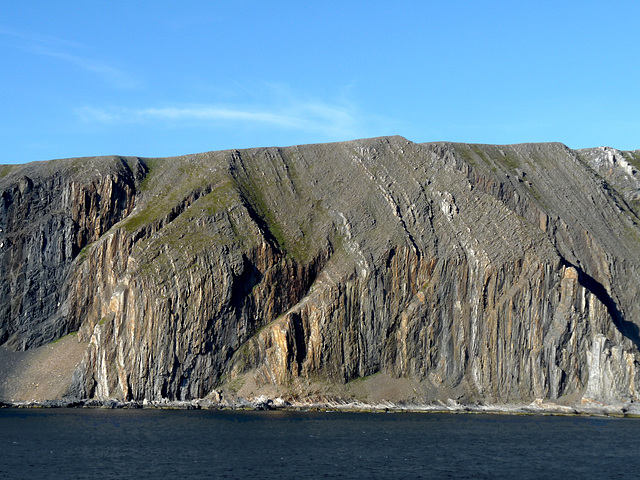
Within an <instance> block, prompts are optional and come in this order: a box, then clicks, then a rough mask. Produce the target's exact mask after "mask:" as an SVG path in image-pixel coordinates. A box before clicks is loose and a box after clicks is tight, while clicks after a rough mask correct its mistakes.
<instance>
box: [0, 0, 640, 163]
mask: <svg viewBox="0 0 640 480" xmlns="http://www.w3.org/2000/svg"><path fill="white" fill-rule="evenodd" d="M639 20H640V2H637V1H615V0H612V1H608V2H604V1H599V2H592V1H558V0H556V1H554V2H551V1H538V2H513V1H509V2H508V1H491V0H488V1H449V2H447V1H430V0H423V1H405V2H403V1H396V2H382V1H366V2H365V1H346V0H343V1H318V2H313V3H312V2H301V1H296V2H290V1H268V0H263V1H252V0H227V1H224V2H217V1H208V2H205V1H201V2H197V1H188V0H187V1H182V2H180V3H179V4H178V2H163V1H154V2H151V1H128V2H117V1H114V2H95V1H91V2H89V1H87V2H79V1H68V2H50V1H47V2H45V1H39V0H37V1H30V2H4V5H3V7H2V10H1V11H0V63H1V65H2V74H1V75H0V87H1V88H2V95H1V96H0V112H1V113H2V119H3V122H2V128H1V129H0V142H1V143H2V148H1V149H0V152H1V153H0V163H23V162H28V161H33V160H46V159H51V158H63V157H76V156H94V155H110V154H117V155H137V156H146V157H153V156H171V155H179V154H185V153H196V152H202V151H209V150H221V149H228V148H247V147H257V146H273V145H277V146H286V145H295V144H303V143H319V142H330V141H341V140H351V139H355V138H363V137H374V136H379V135H396V134H397V135H403V136H405V137H407V138H408V139H410V140H412V141H415V142H428V141H439V140H448V141H456V142H474V143H497V144H505V143H520V142H543V141H559V142H563V143H566V144H567V145H568V146H569V147H571V148H583V147H592V146H600V145H608V146H612V147H616V148H619V149H624V150H633V149H638V148H640V135H639V133H640V118H639V116H638V113H639V112H640V93H639V88H638V83H639V82H638V80H639V79H640V28H638V21H639Z"/></svg>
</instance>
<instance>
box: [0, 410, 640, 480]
mask: <svg viewBox="0 0 640 480" xmlns="http://www.w3.org/2000/svg"><path fill="white" fill-rule="evenodd" d="M639 447H640V420H638V419H619V418H593V417H591V418H587V417H544V416H521V415H520V416H509V415H463V414H434V413H416V414H410V413H401V414H398V413H396V414H384V413H319V412H215V411H170V410H105V409H48V410H26V409H25V410H22V409H0V478H15V479H20V478H25V479H26V478H69V479H72V478H101V479H111V478H113V479H115V478H118V479H122V478H291V479H293V478H487V479H493V478H514V477H517V478H525V479H526V478H562V477H563V478H637V477H638V476H639V475H640V448H639Z"/></svg>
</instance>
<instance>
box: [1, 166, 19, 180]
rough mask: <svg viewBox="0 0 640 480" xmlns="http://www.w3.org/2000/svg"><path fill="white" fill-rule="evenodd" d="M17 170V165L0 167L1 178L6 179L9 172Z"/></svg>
mask: <svg viewBox="0 0 640 480" xmlns="http://www.w3.org/2000/svg"><path fill="white" fill-rule="evenodd" d="M14 168H16V166H15V165H0V178H3V177H6V176H7V175H9V172H11V170H13V169H14Z"/></svg>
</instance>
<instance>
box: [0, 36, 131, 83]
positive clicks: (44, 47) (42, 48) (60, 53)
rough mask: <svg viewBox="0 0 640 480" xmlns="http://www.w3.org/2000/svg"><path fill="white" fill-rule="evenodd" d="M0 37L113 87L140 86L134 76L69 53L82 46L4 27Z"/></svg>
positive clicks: (108, 65)
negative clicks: (92, 75) (16, 40)
mask: <svg viewBox="0 0 640 480" xmlns="http://www.w3.org/2000/svg"><path fill="white" fill-rule="evenodd" d="M0 35H3V36H5V37H11V38H14V39H18V40H19V41H20V45H19V47H18V48H20V49H22V50H24V51H27V52H30V53H33V54H36V55H40V56H46V57H50V58H55V59H58V60H62V61H63V62H65V63H67V64H71V65H74V66H76V67H78V68H80V69H82V70H85V71H87V72H90V73H93V74H95V75H96V76H98V77H100V78H102V79H103V80H104V81H105V82H107V83H109V84H110V85H112V86H113V87H116V88H119V89H127V90H130V89H134V88H136V87H137V86H138V85H139V82H138V81H137V80H136V79H134V78H133V76H131V75H129V74H128V73H126V72H124V71H123V70H121V69H118V68H116V67H114V66H112V65H110V64H109V63H107V62H103V61H100V60H96V59H93V58H90V57H86V56H81V55H76V54H72V53H68V51H69V50H78V49H81V48H85V47H83V46H82V45H80V44H77V43H74V42H70V41H67V40H64V39H61V38H57V37H51V36H48V35H41V34H38V33H33V32H20V31H16V30H12V29H8V28H6V27H3V26H0Z"/></svg>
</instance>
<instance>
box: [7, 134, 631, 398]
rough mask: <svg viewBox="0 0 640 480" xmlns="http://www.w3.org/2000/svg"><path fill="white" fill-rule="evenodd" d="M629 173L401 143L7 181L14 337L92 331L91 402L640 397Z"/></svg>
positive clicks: (553, 158) (113, 160) (620, 158)
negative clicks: (359, 394) (383, 384)
mask: <svg viewBox="0 0 640 480" xmlns="http://www.w3.org/2000/svg"><path fill="white" fill-rule="evenodd" d="M636 165H640V163H639V162H638V154H637V152H618V151H613V150H611V149H590V150H580V151H572V150H570V149H568V148H567V147H565V146H564V145H561V144H524V145H513V146H490V145H466V144H450V143H432V144H414V143H411V142H409V141H407V140H406V139H404V138H401V137H388V138H377V139H369V140H359V141H353V142H345V143H337V144H326V145H306V146H298V147H289V148H284V149H278V148H269V149H252V150H242V151H224V152H212V153H206V154H199V155H191V156H185V157H177V158H170V159H123V158H118V157H108V158H107V157H104V158H95V159H77V160H63V161H55V162H45V163H42V164H29V165H25V166H15V167H11V168H8V167H3V168H4V169H3V170H0V175H2V177H0V193H1V194H2V200H3V202H2V203H0V229H1V230H0V264H1V265H2V266H3V268H2V275H1V277H0V296H1V297H0V342H1V343H4V344H5V348H6V347H9V348H12V349H17V350H19V349H28V348H32V347H35V346H38V345H41V344H44V343H47V342H49V341H52V340H55V339H56V338H59V337H61V336H63V335H65V334H66V333H68V332H71V331H76V330H78V339H79V341H81V342H85V343H86V344H87V349H86V352H85V356H84V360H83V361H82V363H81V364H80V365H79V366H78V368H77V370H76V373H75V374H74V378H73V382H72V389H71V391H70V393H71V394H73V395H76V396H79V397H83V398H93V397H96V398H101V399H105V398H119V399H124V400H143V399H147V400H158V399H162V398H168V399H183V400H188V399H195V398H203V397H206V396H208V395H211V396H218V394H219V393H222V394H223V395H231V394H234V392H238V391H239V390H240V391H241V392H244V393H250V394H256V395H257V394H259V393H260V392H273V391H275V392H277V393H278V394H279V395H283V396H290V397H292V398H304V396H305V395H309V394H310V393H311V392H313V391H316V392H317V391H320V390H321V391H322V392H324V393H327V394H334V395H340V394H344V392H345V391H347V390H348V389H347V390H345V388H346V387H348V386H349V385H351V384H352V383H353V382H357V381H358V379H363V378H364V379H367V378H371V376H373V375H374V374H377V373H382V374H384V375H386V376H388V377H390V378H392V379H393V378H395V379H399V380H400V379H409V380H410V381H411V382H413V383H412V385H414V388H413V393H411V394H406V393H400V392H396V393H393V392H391V393H390V394H389V395H388V400H391V401H401V400H402V401H411V402H417V403H430V402H433V401H436V400H446V399H447V398H454V399H457V400H459V401H461V402H467V403H471V402H476V401H481V402H492V403H498V404H500V403H509V402H531V401H533V400H535V399H549V400H553V401H565V402H567V403H571V402H601V403H605V404H628V403H631V402H637V401H638V400H639V399H638V393H637V388H638V386H639V381H640V378H639V377H638V368H637V367H638V362H639V360H640V356H639V355H640V354H639V350H638V347H639V346H640V335H639V333H638V332H639V330H638V324H639V323H638V318H639V317H638V315H639V314H640V311H639V309H640V302H639V301H638V300H639V299H638V293H639V288H638V285H640V282H639V280H640V279H639V278H638V263H639V261H640V227H639V226H640V220H639V219H638V216H637V213H636V212H637V201H638V198H640V193H638V192H640V181H639V180H638V179H637V178H636V176H637V172H636V168H637V167H636ZM318 385H322V389H320V388H319V387H317V386H318ZM314 388H315V390H314ZM365 400H366V399H365Z"/></svg>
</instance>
